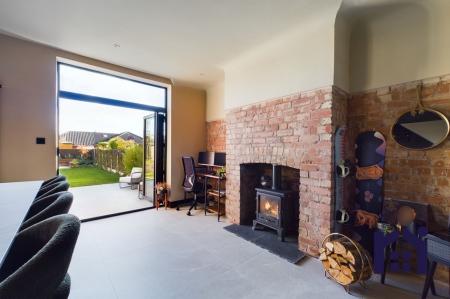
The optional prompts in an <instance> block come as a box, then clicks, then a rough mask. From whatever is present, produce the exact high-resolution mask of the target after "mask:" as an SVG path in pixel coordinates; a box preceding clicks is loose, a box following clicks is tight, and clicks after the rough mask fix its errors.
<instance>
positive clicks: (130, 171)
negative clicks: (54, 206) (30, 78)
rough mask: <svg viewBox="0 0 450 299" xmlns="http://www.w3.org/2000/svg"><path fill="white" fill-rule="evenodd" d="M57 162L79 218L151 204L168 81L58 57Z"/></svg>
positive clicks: (161, 169)
mask: <svg viewBox="0 0 450 299" xmlns="http://www.w3.org/2000/svg"><path fill="white" fill-rule="evenodd" d="M58 79H59V86H58V87H59V89H58V131H59V141H58V164H59V168H58V170H59V173H60V174H62V175H65V176H66V177H67V179H68V181H69V184H70V186H71V187H70V191H71V192H72V193H73V194H74V201H73V205H72V208H71V211H70V212H71V213H72V214H75V215H77V216H78V217H79V218H80V219H82V220H85V221H86V220H92V219H98V218H103V217H109V216H112V215H118V214H123V213H128V212H132V211H140V210H143V209H149V208H153V207H154V186H155V184H156V183H158V182H164V181H165V163H166V161H165V151H166V113H167V112H166V106H167V105H166V103H167V89H166V88H165V87H162V86H158V85H153V84H149V83H146V82H140V81H136V80H131V79H128V78H123V77H120V76H116V75H111V74H107V73H103V72H99V71H94V70H90V69H86V68H82V67H78V66H73V65H68V64H64V63H59V64H58Z"/></svg>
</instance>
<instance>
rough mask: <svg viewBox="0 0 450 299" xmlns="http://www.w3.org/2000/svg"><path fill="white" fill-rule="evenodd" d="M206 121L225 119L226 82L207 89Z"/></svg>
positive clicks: (217, 83) (220, 82)
mask: <svg viewBox="0 0 450 299" xmlns="http://www.w3.org/2000/svg"><path fill="white" fill-rule="evenodd" d="M206 98H207V103H206V121H208V122H209V121H214V120H220V119H224V118H225V109H224V100H225V89H224V81H223V80H222V81H219V82H216V83H215V84H214V85H212V86H210V87H209V88H207V89H206Z"/></svg>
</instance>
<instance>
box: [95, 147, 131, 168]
mask: <svg viewBox="0 0 450 299" xmlns="http://www.w3.org/2000/svg"><path fill="white" fill-rule="evenodd" d="M92 152H93V156H94V163H95V164H96V165H97V166H98V167H100V168H102V169H104V170H106V171H110V172H117V173H120V174H124V173H125V167H124V165H123V162H122V155H123V152H121V151H120V150H101V149H94V150H92Z"/></svg>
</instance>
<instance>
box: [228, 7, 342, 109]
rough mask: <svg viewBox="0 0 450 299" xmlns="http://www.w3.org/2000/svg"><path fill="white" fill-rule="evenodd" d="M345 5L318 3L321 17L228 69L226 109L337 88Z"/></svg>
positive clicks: (312, 18) (307, 20) (314, 17)
mask: <svg viewBox="0 0 450 299" xmlns="http://www.w3.org/2000/svg"><path fill="white" fill-rule="evenodd" d="M340 3H341V1H339V0H336V1H334V0H333V1H316V2H314V5H316V6H317V7H316V8H317V9H315V10H312V11H315V12H317V14H311V15H309V16H305V17H304V18H303V19H302V20H299V24H298V25H297V26H295V27H294V28H292V30H291V31H289V32H286V33H285V34H283V35H281V36H278V37H277V38H275V39H273V40H270V41H269V42H267V43H265V44H263V45H260V46H259V47H256V48H255V49H254V50H252V51H250V52H247V53H244V54H243V55H241V56H240V57H238V58H236V59H235V60H233V61H231V62H230V63H228V64H227V65H225V67H224V72H225V105H224V106H225V110H228V109H231V108H235V107H240V106H243V105H248V104H252V103H256V102H259V101H263V100H267V99H271V98H278V97H280V96H284V95H289V94H292V93H295V92H298V91H301V90H311V89H315V88H319V87H323V86H329V85H331V84H333V69H334V65H333V64H334V21H335V17H336V14H337V11H338V8H339V5H340Z"/></svg>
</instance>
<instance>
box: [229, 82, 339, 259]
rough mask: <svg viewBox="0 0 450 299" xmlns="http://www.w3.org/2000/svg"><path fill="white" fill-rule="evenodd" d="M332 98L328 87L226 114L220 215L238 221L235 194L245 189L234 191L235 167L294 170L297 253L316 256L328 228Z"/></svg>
mask: <svg viewBox="0 0 450 299" xmlns="http://www.w3.org/2000/svg"><path fill="white" fill-rule="evenodd" d="M333 95H334V91H333V88H332V87H328V88H323V89H319V90H314V91H309V92H302V93H298V94H293V95H290V96H287V97H283V98H279V99H275V100H269V101H265V102H262V103H258V104H254V105H250V106H245V107H241V108H237V109H234V110H232V111H229V112H228V113H227V115H226V127H227V133H226V150H227V206H226V213H227V217H228V218H229V219H230V220H231V221H232V222H234V223H239V222H240V219H239V217H240V214H239V209H240V205H239V204H240V203H239V199H240V196H239V194H240V189H241V188H245V186H240V181H241V180H240V164H242V163H277V164H280V165H284V166H289V167H293V168H297V169H299V170H300V190H299V192H300V220H299V248H300V249H301V250H303V251H305V252H307V253H309V254H317V251H318V247H319V245H320V242H321V241H322V239H323V237H325V235H327V234H328V233H330V229H331V208H332V198H333V187H332V186H333V184H332V162H333V161H332V153H333V148H332V132H333V131H334V125H335V124H333V120H335V119H334V118H333V113H332V111H333V101H332V99H333ZM343 102H345V100H343ZM343 102H340V103H339V107H342V106H343V105H344V104H343ZM343 107H345V105H344V106H343ZM339 109H341V108H339ZM342 109H344V108H342ZM343 115H345V112H342V115H341V116H339V117H337V118H338V119H339V121H345V117H344V116H343ZM335 121H336V122H337V119H336V120H335Z"/></svg>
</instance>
